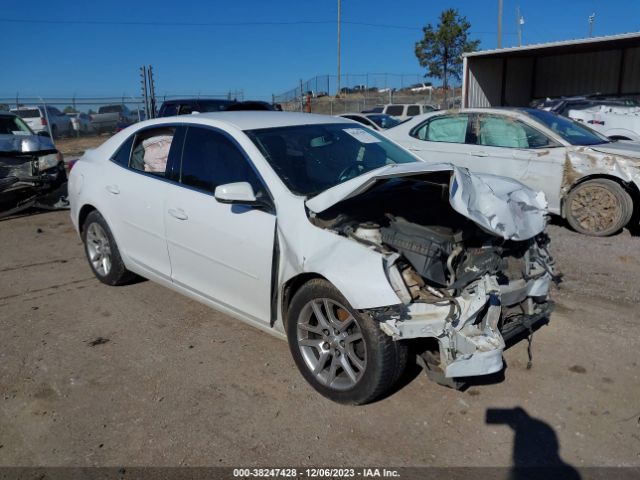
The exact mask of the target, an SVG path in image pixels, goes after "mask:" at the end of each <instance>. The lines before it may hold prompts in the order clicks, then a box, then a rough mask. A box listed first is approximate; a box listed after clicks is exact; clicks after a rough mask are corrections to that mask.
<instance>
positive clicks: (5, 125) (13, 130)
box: [0, 115, 33, 135]
mask: <svg viewBox="0 0 640 480" xmlns="http://www.w3.org/2000/svg"><path fill="white" fill-rule="evenodd" d="M0 134H7V135H33V131H32V130H31V129H30V128H29V127H28V126H27V124H26V123H24V120H22V119H21V118H20V117H14V116H4V115H2V116H0Z"/></svg>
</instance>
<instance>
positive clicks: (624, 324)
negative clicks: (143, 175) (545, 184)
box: [0, 212, 640, 467]
mask: <svg viewBox="0 0 640 480" xmlns="http://www.w3.org/2000/svg"><path fill="white" fill-rule="evenodd" d="M550 230H551V234H552V238H553V242H554V243H553V252H554V253H555V255H556V257H557V259H558V262H559V264H560V267H561V269H562V270H563V271H564V273H565V274H566V276H565V282H564V284H563V285H562V286H561V288H560V289H559V290H556V291H555V292H554V296H555V299H556V301H557V303H558V308H557V310H556V312H555V313H554V314H553V315H552V318H551V323H550V325H548V326H545V327H543V328H542V329H541V330H540V331H538V332H537V333H536V335H535V340H534V342H533V352H534V364H533V368H532V369H531V370H527V369H526V363H527V355H526V342H521V343H519V344H517V345H515V346H514V347H513V348H511V349H509V350H508V351H507V352H506V353H505V359H506V363H507V365H508V367H507V369H506V371H505V372H504V375H503V376H502V377H503V378H497V379H493V383H489V384H486V383H485V384H478V385H474V386H472V387H471V388H469V389H467V390H466V391H463V392H461V391H454V390H449V389H446V388H443V387H439V386H437V385H435V384H433V383H431V382H430V381H429V380H427V378H426V377H425V376H423V375H422V374H418V375H417V376H415V375H409V376H408V377H407V379H406V382H405V385H404V386H402V387H401V388H399V389H398V391H396V392H395V393H394V394H393V395H391V396H390V397H388V398H386V399H384V400H382V401H379V402H377V403H375V404H373V405H369V406H365V407H346V406H339V405H336V404H333V403H331V402H330V401H328V400H325V399H324V398H322V397H320V396H319V395H318V394H316V393H315V392H314V391H313V390H312V389H311V388H310V387H309V386H307V384H306V383H305V382H304V381H303V379H302V378H301V376H300V375H299V374H298V372H297V371H296V369H295V367H294V364H293V361H292V360H291V358H290V354H289V352H288V349H287V346H286V344H285V342H283V341H281V340H277V339H275V338H272V337H271V336H269V335H266V334H264V333H261V332H259V331H257V330H255V329H253V328H251V327H249V326H246V325H244V324H242V323H239V322H238V321H235V320H233V319H231V318H228V317H226V316H224V315H221V314H219V313H217V312H215V311H213V310H211V309H209V308H207V307H204V306H202V305H200V304H198V303H195V302H193V301H191V300H188V299H186V298H185V297H182V296H180V295H178V294H175V293H173V292H171V291H169V290H167V289H165V288H162V287H160V286H157V285H155V284H153V283H151V282H148V281H145V282H141V283H137V284H135V285H130V286H126V287H120V288H113V287H107V286H105V285H102V284H101V283H99V282H98V281H97V280H96V279H95V278H94V277H93V275H92V274H91V271H90V270H89V267H88V265H87V263H86V261H85V258H84V255H83V250H82V247H81V244H80V241H79V239H78V237H77V236H76V234H75V232H74V231H73V229H72V227H71V224H70V221H69V219H68V213H67V212H53V213H42V214H36V215H32V216H24V217H20V218H14V219H9V220H5V221H2V222H0V244H2V245H3V251H2V256H1V257H0V328H1V329H2V330H1V331H2V335H1V337H0V338H2V342H1V349H0V465H5V466H6V465H47V466H54V465H55V466H61V465H77V466H90V465H101V466H104V465H110V466H119V465H130V466H133V465H228V466H231V465H232V466H253V465H260V466H290V465H298V466H302V465H312V466H319V465H324V466H339V465H374V464H375V465H392V466H403V465H412V466H413V465H438V466H472V465H504V466H509V465H512V464H515V465H523V464H527V463H543V464H544V463H546V464H557V463H558V462H561V461H562V462H566V463H567V464H569V465H572V466H574V467H582V466H590V465H608V466H618V465H626V466H630V465H633V466H640V402H639V401H638V399H639V398H640V381H639V368H638V364H639V362H640V359H639V358H638V338H640V318H639V314H638V309H637V305H638V301H639V300H640V292H639V288H638V283H637V282H638V278H639V275H640V260H639V257H638V252H639V251H640V248H639V247H640V238H638V237H632V236H631V235H629V233H627V232H625V233H623V234H620V235H618V236H616V237H613V238H607V239H594V238H586V237H581V236H579V235H577V234H574V233H572V232H570V231H568V230H566V229H565V228H564V227H562V226H557V225H552V226H551V227H550ZM492 409H506V410H504V411H502V412H495V411H493V410H492ZM487 417H489V419H490V421H489V422H488V420H487ZM494 422H497V423H494Z"/></svg>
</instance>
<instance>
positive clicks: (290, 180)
mask: <svg viewBox="0 0 640 480" xmlns="http://www.w3.org/2000/svg"><path fill="white" fill-rule="evenodd" d="M245 133H246V134H247V135H249V137H250V138H251V140H252V141H253V143H255V144H256V146H257V147H258V148H259V149H260V151H261V152H262V154H263V155H264V157H265V158H266V159H267V161H268V162H269V164H270V165H271V167H272V168H273V170H274V171H275V172H276V173H277V174H278V176H279V177H280V178H281V179H282V181H283V182H284V183H285V185H286V186H287V187H288V188H289V190H291V191H292V192H294V193H297V194H300V195H307V196H308V195H314V194H317V193H320V192H322V191H324V190H326V189H328V188H331V187H333V186H335V185H338V184H339V183H343V182H345V181H347V180H349V179H351V178H354V177H357V176H358V175H362V174H363V173H366V172H368V171H371V170H375V169H376V168H380V167H382V166H384V165H392V164H397V163H412V162H416V161H417V160H416V159H415V158H414V157H413V156H412V155H411V154H409V153H408V152H406V151H404V150H403V149H402V148H400V147H398V146H396V145H394V144H393V143H391V142H390V141H389V140H386V139H385V138H384V137H382V136H381V135H379V134H377V133H376V132H373V131H371V130H368V129H365V128H363V127H358V126H354V125H353V124H350V123H347V124H337V123H329V124H317V125H299V126H293V127H278V128H265V129H260V130H249V131H247V132H245Z"/></svg>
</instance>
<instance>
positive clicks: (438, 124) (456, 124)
mask: <svg viewBox="0 0 640 480" xmlns="http://www.w3.org/2000/svg"><path fill="white" fill-rule="evenodd" d="M468 120H469V117H468V115H442V116H438V117H432V118H431V119H429V120H427V121H426V122H424V123H423V124H421V125H419V126H418V128H415V129H414V130H413V131H412V132H411V136H412V137H415V138H417V139H419V140H425V141H427V142H445V143H465V139H466V136H467V124H468Z"/></svg>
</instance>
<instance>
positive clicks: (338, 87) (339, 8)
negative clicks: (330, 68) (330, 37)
mask: <svg viewBox="0 0 640 480" xmlns="http://www.w3.org/2000/svg"><path fill="white" fill-rule="evenodd" d="M340 10H341V5H340V0H338V82H337V83H338V86H337V92H336V97H337V96H339V95H340Z"/></svg>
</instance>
